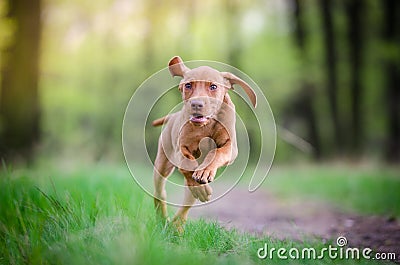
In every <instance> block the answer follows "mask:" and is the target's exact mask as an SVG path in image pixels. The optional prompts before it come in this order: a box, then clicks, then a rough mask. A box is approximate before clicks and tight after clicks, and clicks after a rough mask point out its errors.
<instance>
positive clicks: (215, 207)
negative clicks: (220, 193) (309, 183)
mask: <svg viewBox="0 0 400 265" xmlns="http://www.w3.org/2000/svg"><path fill="white" fill-rule="evenodd" d="M190 216H191V217H192V218H210V219H215V220H217V221H218V222H219V223H220V224H221V225H222V226H224V227H225V228H227V229H232V228H234V229H238V230H239V231H244V232H250V233H254V234H256V235H268V236H272V237H275V238H278V239H281V240H282V239H289V240H295V241H307V240H310V239H320V240H322V241H324V242H327V241H329V240H332V241H333V242H335V243H334V244H336V239H337V238H338V237H339V236H344V237H346V239H347V242H348V244H347V245H348V246H349V247H359V248H366V247H369V248H371V249H372V250H373V251H374V252H377V253H393V252H394V253H396V255H397V260H396V262H399V261H400V259H399V257H400V222H399V220H398V219H396V217H393V216H387V217H385V216H378V215H361V214H355V213H350V212H344V211H343V210H339V209H338V208H337V207H334V206H333V205H331V204H329V203H327V202H322V201H314V200H307V199H304V198H302V199H293V198H290V199H288V198H280V197H279V196H277V195H274V194H272V193H270V192H267V191H265V190H261V189H259V190H257V191H256V192H254V193H249V192H248V191H247V190H246V189H245V188H244V187H240V186H237V187H235V188H234V189H233V190H232V191H230V192H229V193H228V194H227V195H225V196H224V197H222V198H220V199H219V200H216V201H214V202H212V203H210V204H208V205H205V206H204V207H203V206H200V207H194V208H193V209H192V211H191V214H190Z"/></svg>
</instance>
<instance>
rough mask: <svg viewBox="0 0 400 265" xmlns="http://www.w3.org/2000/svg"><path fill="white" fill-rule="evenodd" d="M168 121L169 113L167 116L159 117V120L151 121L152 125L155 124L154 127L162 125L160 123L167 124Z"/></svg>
mask: <svg viewBox="0 0 400 265" xmlns="http://www.w3.org/2000/svg"><path fill="white" fill-rule="evenodd" d="M167 121H168V115H167V116H164V117H162V118H159V119H157V120H154V121H153V122H152V123H151V125H153V126H154V127H155V126H160V125H164V124H166V123H167Z"/></svg>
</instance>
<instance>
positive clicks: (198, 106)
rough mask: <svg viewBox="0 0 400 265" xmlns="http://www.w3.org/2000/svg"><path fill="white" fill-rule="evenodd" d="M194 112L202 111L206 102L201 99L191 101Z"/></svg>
mask: <svg viewBox="0 0 400 265" xmlns="http://www.w3.org/2000/svg"><path fill="white" fill-rule="evenodd" d="M190 104H191V106H192V109H193V110H200V109H202V108H203V107H204V102H203V101H202V100H199V99H193V100H191V101H190Z"/></svg>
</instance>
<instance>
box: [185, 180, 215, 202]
mask: <svg viewBox="0 0 400 265" xmlns="http://www.w3.org/2000/svg"><path fill="white" fill-rule="evenodd" d="M189 190H190V192H191V193H192V195H193V197H195V198H196V199H199V200H200V201H201V202H206V201H209V200H210V199H211V194H212V188H211V187H210V186H209V185H207V184H205V185H199V186H189Z"/></svg>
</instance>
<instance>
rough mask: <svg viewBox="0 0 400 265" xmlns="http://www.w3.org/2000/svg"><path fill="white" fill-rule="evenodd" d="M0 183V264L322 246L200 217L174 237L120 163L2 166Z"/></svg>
mask: <svg viewBox="0 0 400 265" xmlns="http://www.w3.org/2000/svg"><path fill="white" fill-rule="evenodd" d="M149 173H150V171H146V170H144V171H143V174H149ZM150 175H151V174H149V176H150ZM0 187H1V193H0V264H141V265H143V264H191V265H196V264H202V265H204V264H267V263H268V264H269V263H271V262H272V263H280V264H286V263H287V262H288V261H287V260H279V259H276V258H275V259H274V260H260V259H259V258H257V254H256V253H257V250H258V248H260V247H262V246H264V243H268V244H269V245H270V246H273V247H275V248H279V247H285V248H287V249H289V248H291V247H298V248H302V247H310V246H312V247H315V248H317V249H321V248H322V247H324V246H325V245H324V244H323V243H321V242H320V241H318V240H316V239H309V240H307V241H306V242H305V243H300V242H292V241H278V240H275V239H272V238H267V237H261V238H260V237H256V236H254V235H250V234H245V233H239V232H237V231H235V230H230V231H228V230H226V229H223V228H222V227H221V226H220V225H219V224H217V223H215V222H210V221H206V220H197V221H193V220H192V221H189V222H188V224H187V226H186V230H185V233H184V234H183V235H182V236H177V235H176V233H175V232H174V231H173V230H172V229H171V228H169V227H168V226H164V225H163V224H161V223H159V222H157V220H156V218H155V214H154V209H153V203H152V198H151V197H150V196H148V195H146V194H145V193H144V192H143V191H142V190H141V189H140V188H139V187H138V186H137V185H136V184H135V183H134V181H133V180H132V178H131V177H130V175H129V173H128V171H127V170H126V169H125V168H118V167H100V166H95V167H93V168H90V169H80V170H76V171H72V172H62V170H51V169H46V170H44V169H39V170H22V171H21V170H20V171H13V172H8V173H7V172H2V173H1V175H0ZM362 262H363V263H364V260H363V261H362ZM294 263H295V264H333V263H335V262H334V261H332V260H330V259H324V260H318V261H312V260H311V261H310V260H298V261H297V260H296V261H294ZM339 263H341V264H354V263H357V264H359V263H360V262H355V261H351V260H350V261H345V260H340V261H339ZM370 264H374V263H373V262H371V263H370Z"/></svg>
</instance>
